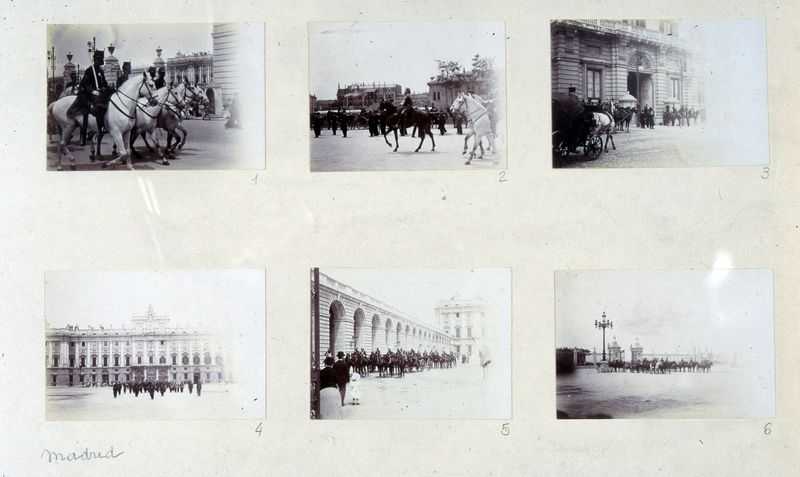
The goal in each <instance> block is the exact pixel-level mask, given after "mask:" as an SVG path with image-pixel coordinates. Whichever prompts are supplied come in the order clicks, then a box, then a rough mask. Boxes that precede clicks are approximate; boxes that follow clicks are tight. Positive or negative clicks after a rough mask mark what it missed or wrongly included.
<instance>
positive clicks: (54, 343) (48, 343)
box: [45, 340, 208, 348]
mask: <svg viewBox="0 0 800 477" xmlns="http://www.w3.org/2000/svg"><path fill="white" fill-rule="evenodd" d="M75 343H76V342H74V341H73V342H70V344H69V346H70V348H74V347H75ZM108 343H109V342H108V341H103V346H108ZM119 343H120V342H119V341H114V346H119ZM154 343H155V341H153V340H150V341H148V342H147V346H148V347H150V346H153V345H154ZM51 344H52V345H55V346H58V345H59V344H61V342H60V341H45V346H50V345H51ZM159 344H160V345H161V346H165V345H166V340H159ZM130 345H131V342H130V341H126V342H125V346H130ZM195 345H196V344H195ZM204 346H205V347H208V342H206V343H204ZM81 347H86V342H85V341H81Z"/></svg>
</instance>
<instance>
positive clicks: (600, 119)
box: [589, 111, 617, 152]
mask: <svg viewBox="0 0 800 477" xmlns="http://www.w3.org/2000/svg"><path fill="white" fill-rule="evenodd" d="M615 126H616V125H615V123H614V115H613V114H611V113H606V112H605V111H604V112H601V113H592V129H591V132H590V134H589V137H592V136H595V135H597V136H600V137H603V134H605V135H606V146H605V148H606V152H608V140H609V139H611V147H612V148H613V149H614V150H615V151H616V150H617V146H616V144H614V127H615Z"/></svg>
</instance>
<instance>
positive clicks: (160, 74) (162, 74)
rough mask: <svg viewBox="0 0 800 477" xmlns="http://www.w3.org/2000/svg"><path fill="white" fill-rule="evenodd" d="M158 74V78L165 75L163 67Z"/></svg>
mask: <svg viewBox="0 0 800 477" xmlns="http://www.w3.org/2000/svg"><path fill="white" fill-rule="evenodd" d="M158 74H159V76H164V75H165V74H167V73H166V71H164V67H163V66H162V67H160V68H159V69H158Z"/></svg>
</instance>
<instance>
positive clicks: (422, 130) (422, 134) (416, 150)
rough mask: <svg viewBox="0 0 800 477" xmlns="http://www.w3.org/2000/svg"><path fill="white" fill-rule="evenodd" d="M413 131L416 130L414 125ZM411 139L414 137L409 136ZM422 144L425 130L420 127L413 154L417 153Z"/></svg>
mask: <svg viewBox="0 0 800 477" xmlns="http://www.w3.org/2000/svg"><path fill="white" fill-rule="evenodd" d="M414 129H415V130H416V129H417V126H416V125H414ZM411 137H414V136H411ZM423 142H425V130H424V129H423V128H422V127H420V128H419V146H417V148H416V149H415V150H414V152H419V150H420V149H421V148H422V143H423Z"/></svg>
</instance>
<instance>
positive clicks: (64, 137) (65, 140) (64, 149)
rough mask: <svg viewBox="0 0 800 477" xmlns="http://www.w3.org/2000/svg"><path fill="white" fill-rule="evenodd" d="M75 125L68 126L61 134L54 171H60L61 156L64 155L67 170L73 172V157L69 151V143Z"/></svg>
mask: <svg viewBox="0 0 800 477" xmlns="http://www.w3.org/2000/svg"><path fill="white" fill-rule="evenodd" d="M75 127H76V126H75V125H74V124H69V125H68V126H67V128H66V129H65V130H64V131H63V132H62V134H61V139H60V140H59V142H58V156H57V159H56V169H57V170H59V171H60V170H62V169H61V154H62V153H63V154H65V155H66V156H67V158H68V159H69V168H70V169H71V170H73V171H74V170H75V169H76V168H75V156H73V155H72V153H71V152H70V151H69V141H70V139H72V135H73V133H74V132H75Z"/></svg>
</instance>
